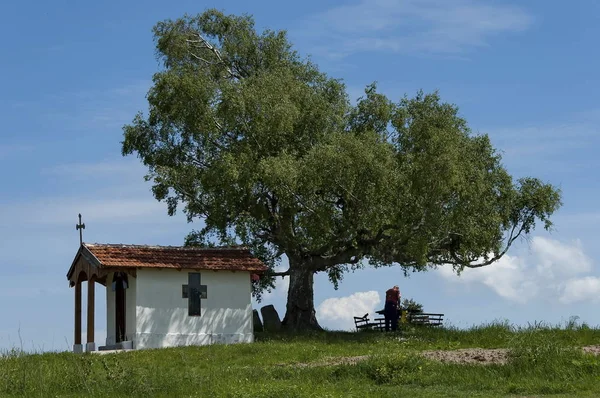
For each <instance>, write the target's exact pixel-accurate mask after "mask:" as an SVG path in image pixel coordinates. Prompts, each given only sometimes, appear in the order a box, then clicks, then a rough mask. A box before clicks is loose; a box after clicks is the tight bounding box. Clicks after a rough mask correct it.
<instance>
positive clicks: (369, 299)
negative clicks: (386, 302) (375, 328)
mask: <svg viewBox="0 0 600 398" xmlns="http://www.w3.org/2000/svg"><path fill="white" fill-rule="evenodd" d="M378 307H382V304H381V299H380V297H379V293H378V292H376V291H369V292H358V293H354V294H352V295H350V296H347V297H334V298H328V299H326V300H324V301H323V302H322V303H321V304H320V305H319V306H318V307H317V318H319V322H321V325H322V326H325V327H328V328H330V329H334V330H349V329H352V328H353V327H354V322H353V319H352V317H353V316H362V315H364V314H366V313H369V315H370V317H373V316H374V315H375V311H376V310H378V309H380V308H378Z"/></svg>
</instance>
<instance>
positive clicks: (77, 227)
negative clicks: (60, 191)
mask: <svg viewBox="0 0 600 398" xmlns="http://www.w3.org/2000/svg"><path fill="white" fill-rule="evenodd" d="M75 229H78V230H79V244H80V245H82V244H83V230H84V229H85V224H84V223H82V222H81V213H79V224H77V225H75Z"/></svg>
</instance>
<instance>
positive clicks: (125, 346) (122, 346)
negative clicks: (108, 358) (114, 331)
mask: <svg viewBox="0 0 600 398" xmlns="http://www.w3.org/2000/svg"><path fill="white" fill-rule="evenodd" d="M131 349H133V342H132V341H121V342H120V343H117V344H109V345H103V346H100V347H98V350H99V351H114V350H131Z"/></svg>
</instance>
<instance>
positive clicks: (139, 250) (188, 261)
mask: <svg viewBox="0 0 600 398" xmlns="http://www.w3.org/2000/svg"><path fill="white" fill-rule="evenodd" d="M83 245H84V246H85V248H86V249H88V250H89V251H90V253H91V254H93V255H94V257H96V259H97V260H98V262H99V263H100V264H101V266H104V267H124V268H176V269H207V270H230V271H251V272H260V271H266V270H267V267H266V266H265V265H264V264H263V263H262V261H260V260H259V259H257V258H255V257H253V256H252V255H251V254H250V251H249V250H248V249H246V248H231V247H227V248H198V247H179V246H141V245H121V244H98V243H84V244H83Z"/></svg>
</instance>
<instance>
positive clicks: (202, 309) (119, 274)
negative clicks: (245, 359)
mask: <svg viewBox="0 0 600 398" xmlns="http://www.w3.org/2000/svg"><path fill="white" fill-rule="evenodd" d="M266 269H267V267H266V266H265V265H264V264H263V263H262V262H261V261H260V260H258V259H256V258H254V257H252V255H251V254H250V252H249V251H248V250H247V249H245V248H193V247H174V246H138V245H110V244H89V243H82V244H81V246H80V248H79V250H78V251H77V254H76V255H75V259H74V260H73V263H72V265H71V268H69V272H68V273H67V279H68V280H69V285H70V286H71V287H74V288H75V289H74V290H75V341H74V346H73V351H75V352H82V351H83V345H82V343H81V323H82V322H81V283H82V282H84V281H87V282H88V283H87V284H88V292H87V297H88V300H87V304H88V305H87V344H86V350H87V351H94V350H95V349H96V347H95V343H94V299H95V284H96V283H99V284H100V285H102V286H105V287H106V328H107V336H106V346H103V347H100V349H101V350H102V349H119V348H134V349H143V348H160V347H173V346H182V345H205V344H213V343H240V342H248V343H249V342H252V341H254V331H253V318H252V304H251V278H256V277H257V274H259V273H262V272H264V271H265V270H266Z"/></svg>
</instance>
